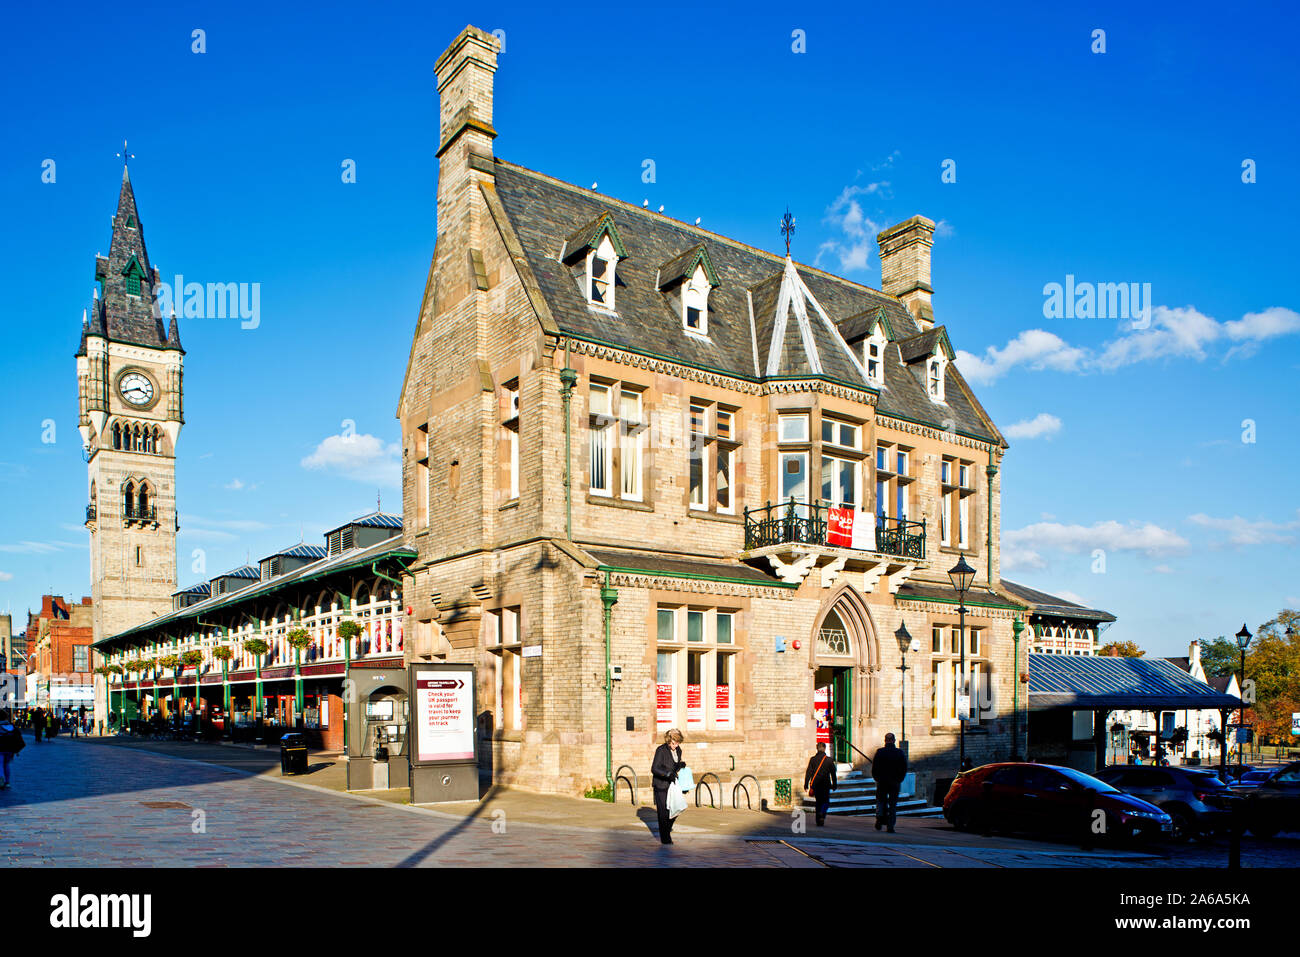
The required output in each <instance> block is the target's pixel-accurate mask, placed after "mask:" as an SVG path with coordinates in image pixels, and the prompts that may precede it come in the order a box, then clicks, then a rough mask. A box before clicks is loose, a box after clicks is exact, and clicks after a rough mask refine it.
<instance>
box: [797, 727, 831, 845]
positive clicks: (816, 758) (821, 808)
mask: <svg viewBox="0 0 1300 957" xmlns="http://www.w3.org/2000/svg"><path fill="white" fill-rule="evenodd" d="M838 786H839V782H838V781H836V780H835V762H834V761H832V760H831V758H830V755H828V754H827V753H826V744H825V742H818V744H817V753H816V754H814V755H813V756H812V757H811V758H809V759H808V770H806V771H805V772H804V773H803V789H804V790H805V791H806V792H807V793H808V794H811V795H812V799H813V803H814V804H815V805H816V813H817V826H818V827H822V826H824V825H825V824H826V812H827V810H829V808H830V806H831V792H832V791H834V790H835V788H837V787H838Z"/></svg>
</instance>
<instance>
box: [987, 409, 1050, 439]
mask: <svg viewBox="0 0 1300 957" xmlns="http://www.w3.org/2000/svg"><path fill="white" fill-rule="evenodd" d="M1060 431H1061V420H1060V419H1058V418H1057V417H1056V416H1054V415H1049V414H1048V413H1046V412H1039V413H1038V415H1036V416H1034V417H1033V418H1032V419H1025V420H1024V421H1022V422H1016V423H1014V424H1012V425H1008V426H1007V427H1006V428H1005V429H1003V430H1002V434H1003V435H1005V436H1006V437H1007V438H1009V439H1050V438H1051V437H1052V436H1053V435H1055V434H1056V433H1057V432H1060Z"/></svg>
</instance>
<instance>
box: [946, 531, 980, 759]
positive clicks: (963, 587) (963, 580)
mask: <svg viewBox="0 0 1300 957" xmlns="http://www.w3.org/2000/svg"><path fill="white" fill-rule="evenodd" d="M948 578H949V579H950V580H951V581H952V587H953V588H955V589H956V590H957V615H958V620H959V622H960V624H959V626H958V627H959V629H960V631H961V666H960V667H961V671H960V678H959V683H960V687H961V689H962V696H963V697H964V698H965V699H966V714H965V715H960V714H959V715H958V716H957V720H958V722H959V724H958V740H959V745H958V748H959V751H958V755H959V758H958V760H959V763H958V768H959V770H962V771H967V770H969V768H968V767H967V766H966V720H967V718H969V717H970V683H969V682H968V681H967V679H966V592H967V591H968V590H969V589H970V586H971V582H972V581H974V580H975V569H973V568H971V567H970V565H968V564H967V563H966V556H965V555H963V556H961V557H960V558H958V559H957V564H956V565H954V566H953V567H952V568H950V569H948Z"/></svg>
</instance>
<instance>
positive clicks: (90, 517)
mask: <svg viewBox="0 0 1300 957" xmlns="http://www.w3.org/2000/svg"><path fill="white" fill-rule="evenodd" d="M96 514H98V511H97V509H96V508H95V506H93V505H87V506H86V524H87V525H89V524H90V523H91V522H93V521H94V520H95V516H96Z"/></svg>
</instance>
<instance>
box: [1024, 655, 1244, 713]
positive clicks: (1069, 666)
mask: <svg viewBox="0 0 1300 957" xmlns="http://www.w3.org/2000/svg"><path fill="white" fill-rule="evenodd" d="M1239 707H1241V699H1239V698H1234V697H1232V696H1230V695H1226V694H1221V693H1220V692H1218V691H1216V690H1214V689H1213V688H1211V687H1210V686H1209V685H1207V684H1206V683H1205V682H1203V681H1197V680H1196V679H1195V678H1193V677H1192V676H1191V675H1189V674H1188V673H1187V672H1185V671H1183V670H1182V669H1181V668H1179V667H1178V666H1177V665H1176V664H1174V663H1173V662H1171V661H1168V660H1166V659H1164V658H1122V657H1118V656H1110V655H1098V656H1092V655H1051V654H1043V653H1039V652H1031V653H1030V655H1029V710H1030V711H1046V710H1049V709H1051V708H1075V709H1078V710H1081V711H1082V710H1093V711H1100V710H1108V711H1158V710H1193V711H1195V710H1200V709H1213V710H1220V711H1222V710H1234V709H1236V708H1239Z"/></svg>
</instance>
